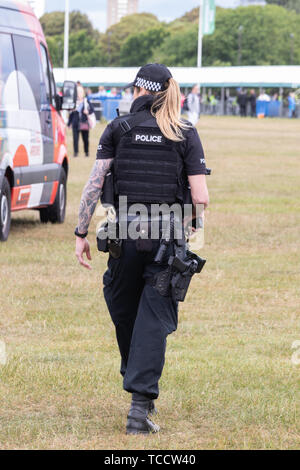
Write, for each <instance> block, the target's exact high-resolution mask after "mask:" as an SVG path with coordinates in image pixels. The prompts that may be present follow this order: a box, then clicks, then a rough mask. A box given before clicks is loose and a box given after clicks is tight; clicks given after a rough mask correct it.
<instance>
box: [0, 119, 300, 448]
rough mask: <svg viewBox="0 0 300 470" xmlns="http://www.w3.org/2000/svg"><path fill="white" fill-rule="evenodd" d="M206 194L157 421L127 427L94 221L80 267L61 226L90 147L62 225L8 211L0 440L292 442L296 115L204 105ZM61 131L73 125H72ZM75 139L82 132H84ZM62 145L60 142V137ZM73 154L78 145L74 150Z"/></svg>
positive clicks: (297, 333)
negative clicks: (258, 116) (230, 113)
mask: <svg viewBox="0 0 300 470" xmlns="http://www.w3.org/2000/svg"><path fill="white" fill-rule="evenodd" d="M198 129H199V133H200V136H201V138H202V141H203V145H204V148H205V151H206V157H207V164H208V166H209V167H211V168H212V169H213V173H212V175H211V177H209V179H208V183H209V189H210V197H211V204H210V208H209V209H208V210H207V216H206V234H205V235H206V244H205V248H204V249H203V250H201V253H200V254H201V256H203V257H205V258H207V260H208V261H207V264H206V266H205V269H204V270H203V272H202V273H201V275H200V276H197V277H195V278H194V279H193V282H192V287H191V288H190V291H189V294H188V297H187V300H186V302H185V303H184V304H182V305H181V308H180V315H179V317H180V320H179V327H178V330H177V332H176V333H175V334H173V335H172V336H170V337H169V339H168V348H167V357H166V366H165V369H164V373H163V377H162V379H161V382H160V389H161V395H160V398H159V400H158V402H157V407H158V408H159V415H158V419H157V422H158V423H159V424H160V425H161V428H162V431H161V433H160V434H159V435H154V436H149V437H148V436H146V437H144V436H143V437H141V436H126V435H125V434H124V426H125V422H126V414H127V411H128V406H129V401H130V400H129V399H130V397H129V396H128V394H127V393H126V392H124V391H123V390H122V381H121V376H120V375H119V352H118V349H117V345H116V340H115V335H114V328H113V325H112V323H111V320H110V317H109V314H108V311H107V309H106V305H105V302H104V299H103V295H102V290H101V289H102V274H103V272H104V269H105V265H106V255H105V254H100V253H98V252H97V250H96V246H95V236H94V233H95V226H96V220H94V221H93V223H92V225H91V228H90V236H89V239H90V242H91V245H92V257H93V260H92V265H93V269H92V271H90V272H89V271H87V270H85V269H84V268H81V267H79V265H78V264H77V260H76V258H75V256H74V238H75V237H74V235H73V230H74V227H75V225H76V223H77V210H78V205H79V201H80V196H81V192H82V189H83V185H84V184H85V182H86V180H87V178H88V175H89V172H90V169H91V167H92V165H93V161H94V155H95V152H96V146H97V143H98V139H99V136H100V133H101V131H102V130H103V126H102V127H101V126H97V128H96V129H95V130H94V131H93V133H92V136H91V152H90V153H91V157H90V158H89V159H85V158H84V157H83V156H81V157H80V158H77V159H76V160H75V159H72V158H71V159H70V172H69V182H68V206H67V217H66V222H65V223H64V224H63V225H51V224H49V225H41V224H40V223H39V219H38V214H37V212H34V211H32V212H29V211H28V212H20V213H15V214H14V215H13V222H12V229H11V234H10V237H9V240H8V242H7V243H4V244H1V245H0V263H1V271H0V273H1V285H0V289H1V291H0V292H1V304H0V340H2V341H4V342H5V343H6V347H7V353H8V361H7V364H6V365H0V448H1V449H20V448H26V449H46V448H48V449H71V448H73V449H266V448H267V449H275V448H276V449H296V448H299V447H300V446H299V444H300V429H299V403H300V396H299V390H300V387H299V385H300V381H299V372H300V365H297V364H295V363H293V362H292V360H291V357H292V353H293V350H292V348H291V346H292V343H293V342H294V341H295V340H300V315H299V311H300V294H299V290H300V255H299V251H300V241H299V237H300V230H299V227H300V202H299V201H300V128H299V121H298V120H294V121H293V120H290V121H288V120H280V119H277V120H275V119H274V120H271V119H270V120H251V119H250V118H249V119H244V120H241V119H240V118H229V117H224V118H223V117H220V118H219V117H203V118H201V120H200V122H199V126H198ZM69 143H71V139H70V138H69ZM81 149H82V143H81ZM69 152H70V155H72V150H71V147H70V146H69ZM81 153H82V154H83V152H81Z"/></svg>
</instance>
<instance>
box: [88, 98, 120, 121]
mask: <svg viewBox="0 0 300 470" xmlns="http://www.w3.org/2000/svg"><path fill="white" fill-rule="evenodd" d="M121 98H122V97H121V95H117V96H99V95H98V94H97V93H94V94H91V95H89V97H88V99H89V100H99V101H100V102H101V107H102V111H101V114H102V116H103V117H104V119H106V120H107V121H112V120H113V119H115V118H116V117H117V108H118V107H119V103H120V101H121Z"/></svg>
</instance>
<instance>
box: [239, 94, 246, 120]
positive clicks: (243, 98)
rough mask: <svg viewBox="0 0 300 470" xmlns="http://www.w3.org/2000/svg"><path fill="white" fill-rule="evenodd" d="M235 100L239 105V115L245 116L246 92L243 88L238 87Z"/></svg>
mask: <svg viewBox="0 0 300 470" xmlns="http://www.w3.org/2000/svg"><path fill="white" fill-rule="evenodd" d="M237 101H238V105H239V107H240V116H241V117H247V93H246V92H245V91H244V90H243V89H240V91H239V93H238V100H237Z"/></svg>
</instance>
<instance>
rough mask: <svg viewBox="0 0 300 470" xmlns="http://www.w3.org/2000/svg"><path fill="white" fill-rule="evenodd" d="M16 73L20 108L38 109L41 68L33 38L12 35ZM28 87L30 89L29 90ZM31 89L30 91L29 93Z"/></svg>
mask: <svg viewBox="0 0 300 470" xmlns="http://www.w3.org/2000/svg"><path fill="white" fill-rule="evenodd" d="M13 41H14V46H15V54H16V63H17V70H18V72H21V74H18V83H19V96H20V108H21V109H30V110H38V111H39V110H40V108H41V86H42V83H41V78H40V73H39V71H40V70H41V65H40V59H39V56H38V51H37V46H36V44H35V41H34V39H31V38H28V37H24V36H16V35H13ZM28 87H29V88H30V89H31V90H29V89H28ZM30 91H31V93H30Z"/></svg>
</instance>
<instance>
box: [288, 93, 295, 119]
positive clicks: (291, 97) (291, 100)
mask: <svg viewBox="0 0 300 470" xmlns="http://www.w3.org/2000/svg"><path fill="white" fill-rule="evenodd" d="M288 104H289V118H294V117H296V99H295V93H292V92H291V93H289V96H288Z"/></svg>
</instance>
